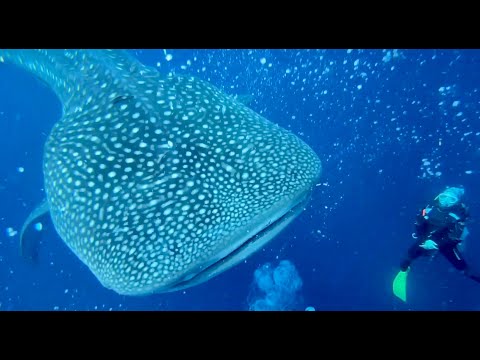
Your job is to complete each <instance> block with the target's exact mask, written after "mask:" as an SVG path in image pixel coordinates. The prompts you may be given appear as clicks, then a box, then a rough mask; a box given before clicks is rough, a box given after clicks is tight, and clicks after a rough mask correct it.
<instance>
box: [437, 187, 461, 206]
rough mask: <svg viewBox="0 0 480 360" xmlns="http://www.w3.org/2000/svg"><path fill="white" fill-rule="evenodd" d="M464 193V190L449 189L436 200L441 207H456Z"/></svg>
mask: <svg viewBox="0 0 480 360" xmlns="http://www.w3.org/2000/svg"><path fill="white" fill-rule="evenodd" d="M464 193H465V190H464V189H462V188H455V187H452V188H447V189H445V191H443V192H442V193H440V194H439V195H438V196H437V197H436V198H435V200H438V203H439V204H440V207H442V208H449V207H452V206H454V205H456V204H457V203H458V202H459V201H460V198H461V197H462V196H463V194H464Z"/></svg>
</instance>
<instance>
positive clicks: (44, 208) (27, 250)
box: [20, 199, 50, 259]
mask: <svg viewBox="0 0 480 360" xmlns="http://www.w3.org/2000/svg"><path fill="white" fill-rule="evenodd" d="M49 210H50V207H49V205H48V201H47V199H44V200H43V201H42V202H41V203H40V204H39V205H38V206H37V207H36V208H35V209H34V210H33V211H32V212H31V213H30V215H28V217H27V219H26V220H25V222H24V223H23V226H22V230H20V255H21V256H23V257H26V258H30V259H32V258H34V251H35V247H34V246H32V244H27V241H26V239H25V237H24V235H25V230H26V229H27V228H28V227H29V226H30V225H31V224H32V222H33V221H34V220H35V219H37V218H39V217H40V216H42V215H44V214H46V213H48V211H49Z"/></svg>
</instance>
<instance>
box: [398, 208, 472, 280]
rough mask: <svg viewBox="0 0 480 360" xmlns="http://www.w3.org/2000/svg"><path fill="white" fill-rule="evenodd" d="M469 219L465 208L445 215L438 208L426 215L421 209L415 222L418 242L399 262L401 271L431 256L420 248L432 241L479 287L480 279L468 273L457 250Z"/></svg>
mask: <svg viewBox="0 0 480 360" xmlns="http://www.w3.org/2000/svg"><path fill="white" fill-rule="evenodd" d="M452 214H453V215H452ZM468 216H469V215H468V209H467V208H466V206H465V205H464V204H459V205H457V206H455V207H452V208H448V209H447V210H444V211H443V210H441V209H440V208H439V207H438V206H434V207H432V210H431V211H430V212H429V213H428V214H426V213H425V209H422V211H421V212H420V214H418V216H417V221H416V222H415V235H416V238H417V241H416V242H415V243H414V244H413V245H412V246H411V247H410V248H409V249H408V255H407V258H406V259H404V260H403V261H402V263H401V265H400V269H401V270H402V271H406V270H407V269H408V267H409V266H410V264H411V262H412V261H413V260H415V259H416V258H418V257H419V256H424V255H428V254H430V253H431V250H426V249H424V248H423V247H421V246H420V245H422V244H423V243H424V242H425V241H426V240H428V239H430V240H433V241H435V243H436V244H437V246H438V251H440V253H441V254H442V255H443V256H445V258H446V259H447V260H448V261H450V263H451V264H452V265H453V266H454V267H455V268H456V269H457V270H460V271H463V272H464V274H465V275H466V276H468V277H469V278H471V279H473V280H475V281H477V282H479V283H480V276H477V275H474V274H472V273H471V271H470V267H469V266H468V264H467V263H466V261H465V259H464V257H463V255H462V253H461V252H460V250H459V249H458V244H459V243H460V242H461V239H460V237H461V236H462V233H463V230H464V228H465V221H466V219H467V218H468Z"/></svg>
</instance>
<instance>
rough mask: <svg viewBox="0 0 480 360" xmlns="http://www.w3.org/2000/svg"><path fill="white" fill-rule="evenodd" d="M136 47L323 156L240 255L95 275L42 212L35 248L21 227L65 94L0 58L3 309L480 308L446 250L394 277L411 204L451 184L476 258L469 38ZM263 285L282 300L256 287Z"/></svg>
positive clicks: (478, 55)
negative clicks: (243, 98) (30, 255)
mask: <svg viewBox="0 0 480 360" xmlns="http://www.w3.org/2000/svg"><path fill="white" fill-rule="evenodd" d="M130 51H131V53H132V54H134V55H135V56H136V57H138V58H139V59H140V60H141V61H142V62H144V63H145V64H147V65H151V66H155V67H157V68H158V70H159V71H161V72H164V73H170V72H173V73H176V74H191V75H194V76H197V77H199V78H201V79H204V80H206V81H209V82H211V83H212V84H213V85H215V86H217V87H219V88H221V89H223V90H224V91H225V92H227V93H229V94H232V95H246V94H250V95H252V96H253V100H252V102H251V103H250V104H249V106H250V107H251V108H253V109H254V110H255V111H257V112H259V113H260V114H262V115H263V116H265V117H266V118H268V119H270V120H271V121H273V122H275V123H277V124H279V125H280V126H282V127H284V128H287V129H289V130H291V131H292V132H293V133H295V134H296V135H297V136H299V137H300V138H301V139H303V140H304V141H305V142H306V143H307V144H308V145H310V146H311V147H312V148H313V149H314V150H315V151H316V152H317V154H318V155H319V157H320V159H321V160H322V162H323V175H322V178H321V180H320V181H319V183H318V184H317V186H316V188H315V191H314V193H313V197H312V200H311V201H310V203H309V204H308V206H307V208H306V210H305V211H304V212H303V213H302V214H301V215H300V216H299V217H298V218H297V219H296V220H295V221H294V222H293V223H292V224H291V225H289V227H288V228H286V229H285V230H284V231H283V232H282V233H281V234H279V235H278V236H277V237H276V238H275V239H274V240H272V241H271V242H270V243H269V244H268V245H267V246H266V247H265V248H263V249H262V250H260V251H259V252H257V253H256V254H254V255H252V256H251V257H249V258H248V259H246V261H245V262H244V263H241V264H239V265H237V266H236V267H234V268H232V269H231V270H228V271H227V272H225V273H223V274H221V275H219V276H218V277H216V278H214V279H212V280H210V281H208V282H206V283H204V284H201V285H198V286H196V287H192V288H189V289H187V290H182V291H179V292H175V293H168V294H158V295H151V296H146V297H127V296H120V295H117V294H116V293H114V292H112V291H111V290H108V289H105V288H103V287H102V286H101V285H100V283H99V282H98V280H97V279H96V278H95V277H94V276H93V275H92V274H91V273H90V271H89V270H88V268H87V267H86V266H85V265H84V264H82V263H81V262H80V260H78V259H77V258H76V257H75V256H74V255H73V253H71V251H70V250H69V249H68V248H67V247H66V246H65V245H64V244H63V242H62V241H61V239H60V238H59V237H58V235H57V234H56V232H55V230H54V229H53V226H52V224H51V222H50V221H43V222H42V228H41V229H40V228H39V230H40V231H39V234H38V235H41V246H40V250H39V261H38V262H37V263H29V262H27V261H25V260H24V259H22V258H21V257H20V256H19V248H18V240H19V239H18V233H19V231H20V228H21V226H22V224H23V221H24V220H25V218H26V217H27V216H28V214H29V213H30V211H31V210H32V209H33V207H34V206H35V205H36V204H37V203H38V202H40V201H41V199H42V198H43V196H44V191H43V177H42V151H43V145H44V143H45V140H46V138H47V136H48V133H49V131H50V130H51V128H52V126H53V124H54V123H55V122H56V121H57V120H58V119H59V117H60V115H61V107H60V102H59V100H58V99H57V98H56V97H55V95H54V94H53V92H52V91H51V90H50V89H49V88H47V87H46V86H45V85H44V84H43V83H42V82H40V81H38V80H37V79H35V78H34V77H32V76H31V75H30V74H28V73H26V72H24V71H22V70H20V69H18V68H16V67H14V66H12V65H7V64H0V153H1V159H2V162H1V166H0V230H1V233H0V310H262V309H265V310H302V311H303V310H305V308H307V307H308V306H312V307H314V308H315V309H316V310H317V311H318V310H479V309H480V285H479V284H477V283H475V282H473V281H471V280H470V279H467V278H465V277H464V276H463V275H462V274H461V273H459V272H457V271H456V270H455V269H453V268H452V266H451V265H450V264H449V263H448V262H447V261H446V260H445V259H444V258H442V257H441V256H436V257H434V258H422V259H419V260H417V261H416V262H415V263H414V264H413V267H412V271H411V272H410V273H409V280H408V297H409V299H408V303H406V304H405V303H403V302H401V301H400V300H399V299H397V298H396V297H395V296H394V295H393V294H392V289H391V288H392V280H393V278H394V276H395V274H396V273H397V271H398V267H399V263H400V261H401V258H402V257H403V256H404V254H405V252H406V251H407V249H408V246H409V245H410V244H411V241H412V238H411V236H410V234H411V233H412V232H413V222H414V220H415V215H416V213H417V212H418V211H419V209H420V208H421V207H422V206H424V205H425V204H426V203H428V202H429V201H431V199H433V197H434V196H436V195H437V194H438V193H439V192H440V191H441V190H443V189H444V187H445V186H448V185H463V186H464V187H465V189H466V199H465V201H466V203H467V204H468V205H469V206H470V210H471V213H472V221H471V222H470V223H469V225H468V228H469V231H470V235H469V238H468V239H467V243H466V250H465V256H466V258H467V260H468V261H469V263H470V264H471V266H472V268H474V269H475V270H476V271H477V272H479V273H480V244H479V241H478V239H479V238H480V225H479V220H478V219H480V202H479V200H478V199H480V188H479V186H478V185H479V184H480V183H479V174H480V118H479V112H480V91H479V89H480V70H479V65H480V51H479V50H436V49H426V50H420V49H419V50H401V49H398V50H393V49H390V50H386V49H385V50H382V49H378V50H370V49H369V50H360V49H351V50H350V49H335V50H334V49H327V50H309V49H298V50H297V49H288V50H280V49H275V50H259V49H256V50H248V49H245V50H243V49H242V50H180V49H159V50H130ZM275 269H279V270H277V272H275V271H276V270H275ZM259 279H260V280H259ZM255 281H260V282H261V286H258V285H256V284H255ZM280 285H281V286H280ZM279 286H280V288H281V289H280V290H279ZM272 289H276V290H275V291H273V292H269V291H270V290H272ZM285 289H287V290H285ZM264 290H265V291H264ZM267 298H268V299H269V301H270V304H272V303H273V304H274V305H276V306H277V307H276V308H275V306H270V307H269V308H265V304H266V301H263V302H262V301H260V302H258V300H265V299H267ZM255 304H256V305H255ZM262 306H263V307H262Z"/></svg>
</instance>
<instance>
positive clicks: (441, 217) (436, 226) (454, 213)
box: [422, 204, 466, 235]
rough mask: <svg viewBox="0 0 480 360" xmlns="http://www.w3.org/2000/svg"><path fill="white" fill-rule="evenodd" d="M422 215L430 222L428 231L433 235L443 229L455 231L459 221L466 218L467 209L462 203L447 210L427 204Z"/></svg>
mask: <svg viewBox="0 0 480 360" xmlns="http://www.w3.org/2000/svg"><path fill="white" fill-rule="evenodd" d="M422 217H423V219H424V220H425V221H426V222H427V224H428V230H427V232H428V233H430V234H431V235H432V234H433V233H435V232H437V231H441V230H443V229H445V230H447V229H448V230H450V231H454V229H455V228H456V224H457V223H459V222H463V221H465V220H466V210H465V207H464V206H463V205H461V204H459V205H455V206H452V207H450V208H448V209H445V210H441V209H440V208H439V207H438V206H427V207H426V208H425V209H423V210H422Z"/></svg>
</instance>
